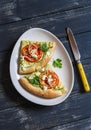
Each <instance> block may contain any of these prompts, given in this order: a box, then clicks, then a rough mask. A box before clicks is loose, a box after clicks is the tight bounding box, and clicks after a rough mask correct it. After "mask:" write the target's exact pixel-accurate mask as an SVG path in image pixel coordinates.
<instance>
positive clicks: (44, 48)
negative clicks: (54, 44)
mask: <svg viewBox="0 0 91 130" xmlns="http://www.w3.org/2000/svg"><path fill="white" fill-rule="evenodd" d="M40 49H41V50H42V51H43V52H47V51H48V49H49V47H48V46H47V43H46V42H44V43H43V44H42V45H41V47H40Z"/></svg>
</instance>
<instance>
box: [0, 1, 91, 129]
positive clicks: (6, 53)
mask: <svg viewBox="0 0 91 130" xmlns="http://www.w3.org/2000/svg"><path fill="white" fill-rule="evenodd" d="M68 26H69V27H71V28H72V30H73V33H74V35H75V38H76V41H77V45H78V47H79V50H80V53H81V61H82V64H83V67H84V69H85V72H86V75H87V78H88V81H89V84H90V86H91V1H90V0H80V1H79V0H70V1H68V0H64V1H63V0H58V1H55V0H52V1H51V2H49V0H46V1H42V0H31V1H30V0H27V1H24V0H2V1H0V130H12V129H13V130H73V129H74V130H90V129H91V101H90V99H91V92H89V93H84V90H83V87H82V83H81V80H80V77H79V73H78V70H77V67H76V63H75V61H74V57H73V54H72V51H71V48H70V45H69V41H68V38H67V34H66V27H68ZM31 27H41V28H44V29H47V30H49V31H51V32H52V33H54V34H55V35H56V36H57V37H58V38H59V39H60V40H61V41H62V43H63V45H64V46H65V48H66V49H67V51H68V53H69V55H70V57H71V60H72V63H73V67H74V72H75V82H74V87H73V90H72V92H71V94H70V96H69V97H68V98H67V99H66V100H65V101H64V102H63V103H61V104H59V105H56V106H52V107H44V106H40V105H37V104H34V103H32V102H29V101H27V100H26V99H25V98H23V97H22V96H21V95H20V94H19V93H18V92H17V91H16V90H15V88H14V86H13V84H12V82H11V79H10V74H9V62H10V56H11V53H12V50H13V47H14V45H15V43H16V41H17V39H18V38H19V36H20V35H21V34H22V33H23V32H24V31H26V30H27V29H29V28H31Z"/></svg>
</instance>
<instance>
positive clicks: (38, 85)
mask: <svg viewBox="0 0 91 130" xmlns="http://www.w3.org/2000/svg"><path fill="white" fill-rule="evenodd" d="M19 82H20V84H21V86H22V87H23V88H24V89H25V90H27V91H28V92H30V93H31V94H34V95H36V96H39V97H42V98H48V99H50V98H56V97H59V96H62V95H63V94H65V93H66V92H67V89H66V88H65V87H64V85H63V83H62V82H61V81H60V79H59V77H58V75H57V74H56V73H55V72H54V71H53V70H51V69H50V67H49V66H48V65H47V66H46V67H44V68H42V69H41V70H40V71H36V72H33V73H31V74H29V75H26V76H23V77H22V78H20V79H19Z"/></svg>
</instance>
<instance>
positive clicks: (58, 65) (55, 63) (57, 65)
mask: <svg viewBox="0 0 91 130" xmlns="http://www.w3.org/2000/svg"><path fill="white" fill-rule="evenodd" d="M53 66H54V67H57V68H62V60H61V59H59V58H58V59H56V60H54V61H53Z"/></svg>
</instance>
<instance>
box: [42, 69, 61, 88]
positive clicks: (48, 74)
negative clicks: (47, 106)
mask: <svg viewBox="0 0 91 130" xmlns="http://www.w3.org/2000/svg"><path fill="white" fill-rule="evenodd" d="M43 76H44V77H45V78H44V79H43ZM50 77H51V78H50ZM49 81H50V82H49ZM40 84H41V85H42V86H47V87H48V88H49V89H50V88H55V87H56V86H58V84H59V78H58V75H57V74H56V73H55V72H54V71H50V70H47V71H44V72H42V74H41V75H40Z"/></svg>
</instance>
